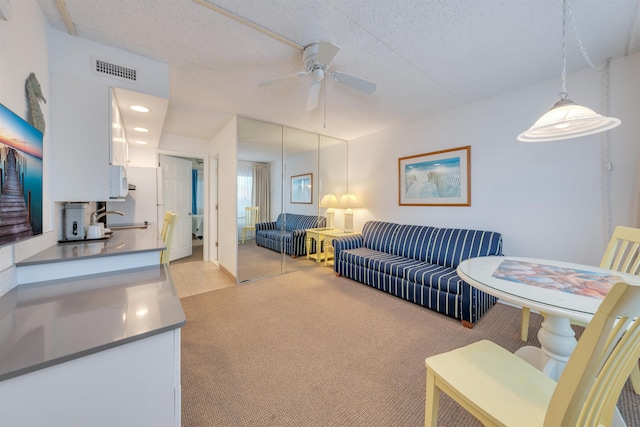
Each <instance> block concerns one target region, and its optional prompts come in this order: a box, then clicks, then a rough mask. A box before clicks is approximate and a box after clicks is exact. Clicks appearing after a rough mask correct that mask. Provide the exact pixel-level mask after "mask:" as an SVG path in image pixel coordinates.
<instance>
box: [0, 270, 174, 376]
mask: <svg viewBox="0 0 640 427" xmlns="http://www.w3.org/2000/svg"><path fill="white" fill-rule="evenodd" d="M184 323H185V315H184V312H183V310H182V305H181V304H180V299H179V297H178V295H177V293H176V290H175V287H174V286H173V282H172V280H171V276H170V275H169V270H168V267H166V266H165V265H157V266H150V267H141V268H135V269H129V270H119V271H115V272H110V273H101V274H95V275H87V276H81V277H75V278H66V279H59V280H51V281H47V282H39V283H34V284H26V285H20V286H18V287H16V288H14V289H12V290H11V291H9V292H8V293H6V294H5V295H3V296H2V297H0V332H1V333H0V381H4V380H7V379H9V378H14V377H17V376H19V375H23V374H27V373H30V372H33V371H37V370H39V369H43V368H47V367H49V366H53V365H56V364H59V363H63V362H68V361H71V360H73V359H76V358H79V357H83V356H87V355H89V354H92V353H96V352H98V351H102V350H106V349H108V348H112V347H116V346H119V345H123V344H127V343H130V342H133V341H136V340H140V339H143V338H146V337H149V336H152V335H155V334H159V333H163V332H167V331H170V330H173V329H177V328H180V327H182V326H183V325H184Z"/></svg>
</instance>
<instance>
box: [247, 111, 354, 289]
mask: <svg viewBox="0 0 640 427" xmlns="http://www.w3.org/2000/svg"><path fill="white" fill-rule="evenodd" d="M346 150H347V147H346V141H344V140H338V139H335V138H329V137H326V136H323V135H318V134H314V133H311V132H307V131H302V130H299V129H294V128H289V127H286V126H281V125H276V124H272V123H266V122H261V121H257V120H252V119H247V118H243V117H240V118H238V144H237V158H238V165H237V171H238V172H237V193H238V194H237V216H238V218H237V224H238V230H237V236H238V239H237V241H238V271H237V281H238V283H243V282H247V281H251V280H256V279H259V278H264V277H270V276H274V275H277V274H282V273H285V272H289V271H294V270H299V269H301V268H312V267H313V268H315V267H318V264H320V265H322V266H324V262H323V263H318V262H317V261H323V260H324V259H323V258H322V256H321V257H318V256H317V253H316V245H315V241H314V240H313V239H308V238H307V237H308V236H307V233H306V230H314V229H318V228H326V227H327V226H328V224H327V210H329V213H330V215H329V218H332V219H333V221H334V223H335V222H336V221H337V220H339V217H340V214H339V212H338V209H335V207H332V206H334V204H332V203H322V201H323V197H324V196H326V195H327V194H335V197H336V198H339V196H340V194H342V193H344V192H345V191H346V187H347V182H346V180H347V159H346V155H347V151H346ZM327 200H328V199H327ZM332 210H333V211H332ZM335 226H336V227H337V225H335ZM311 234H313V233H311ZM319 250H320V253H323V252H324V251H323V249H322V248H321V247H320V248H319ZM317 258H320V259H317Z"/></svg>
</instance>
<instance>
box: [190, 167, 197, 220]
mask: <svg viewBox="0 0 640 427" xmlns="http://www.w3.org/2000/svg"><path fill="white" fill-rule="evenodd" d="M191 213H192V214H193V215H196V214H197V213H198V171H197V170H196V169H192V170H191Z"/></svg>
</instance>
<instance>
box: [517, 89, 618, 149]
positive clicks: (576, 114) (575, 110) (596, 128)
mask: <svg viewBox="0 0 640 427" xmlns="http://www.w3.org/2000/svg"><path fill="white" fill-rule="evenodd" d="M620 123H621V121H620V120H619V119H616V118H615V117H605V116H601V115H600V114H598V113H596V112H594V111H593V110H590V109H589V108H587V107H582V106H580V105H577V104H575V103H573V101H571V100H569V99H561V100H560V101H558V102H557V103H556V104H555V105H554V106H553V107H552V108H551V110H549V111H548V112H547V113H546V114H544V115H543V116H542V117H540V118H539V119H538V121H536V122H535V123H534V124H533V126H531V127H530V128H529V129H528V130H527V131H525V132H522V133H521V134H520V135H518V141H523V142H547V141H559V140H562V139H571V138H577V137H579V136H587V135H593V134H595V133H599V132H604V131H607V130H609V129H613V128H614V127H616V126H618V125H619V124H620Z"/></svg>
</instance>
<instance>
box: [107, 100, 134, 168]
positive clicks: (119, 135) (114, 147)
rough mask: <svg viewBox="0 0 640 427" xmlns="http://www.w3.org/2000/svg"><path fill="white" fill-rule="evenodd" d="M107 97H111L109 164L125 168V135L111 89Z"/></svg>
mask: <svg viewBox="0 0 640 427" xmlns="http://www.w3.org/2000/svg"><path fill="white" fill-rule="evenodd" d="M109 95H110V96H111V139H110V142H111V164H112V165H120V166H126V165H127V161H128V160H129V152H128V150H127V147H128V144H127V135H126V133H125V130H124V123H123V122H122V116H121V115H120V110H119V109H118V103H117V100H116V94H115V91H114V90H113V88H111V89H110V90H109Z"/></svg>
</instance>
